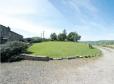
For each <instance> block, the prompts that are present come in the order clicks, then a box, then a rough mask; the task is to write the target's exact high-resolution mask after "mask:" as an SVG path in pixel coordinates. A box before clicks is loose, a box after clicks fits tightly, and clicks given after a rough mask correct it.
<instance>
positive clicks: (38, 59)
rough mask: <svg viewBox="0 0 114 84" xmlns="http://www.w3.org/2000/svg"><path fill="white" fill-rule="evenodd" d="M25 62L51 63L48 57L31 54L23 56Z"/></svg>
mask: <svg viewBox="0 0 114 84" xmlns="http://www.w3.org/2000/svg"><path fill="white" fill-rule="evenodd" d="M21 57H23V59H24V60H34V61H49V60H51V59H50V58H49V57H46V56H35V55H29V54H21Z"/></svg>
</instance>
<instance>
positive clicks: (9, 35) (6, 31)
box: [0, 25, 23, 43]
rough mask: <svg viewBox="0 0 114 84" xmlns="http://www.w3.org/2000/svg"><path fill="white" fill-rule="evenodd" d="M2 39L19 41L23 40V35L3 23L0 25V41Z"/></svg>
mask: <svg viewBox="0 0 114 84" xmlns="http://www.w3.org/2000/svg"><path fill="white" fill-rule="evenodd" d="M3 40H5V41H21V40H23V36H22V35H19V34H17V33H15V32H13V31H11V30H10V28H9V27H5V26H3V25H0V43H1V42H2V41H3Z"/></svg>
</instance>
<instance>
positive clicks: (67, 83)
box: [0, 48, 114, 84]
mask: <svg viewBox="0 0 114 84" xmlns="http://www.w3.org/2000/svg"><path fill="white" fill-rule="evenodd" d="M100 49H101V50H102V52H103V56H101V57H99V58H97V59H95V58H94V59H71V60H67V59H66V60H54V61H53V60H52V61H48V62H44V61H27V60H24V61H20V62H13V63H2V64H0V84H114V50H112V49H109V48H100Z"/></svg>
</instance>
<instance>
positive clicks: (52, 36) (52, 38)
mask: <svg viewBox="0 0 114 84" xmlns="http://www.w3.org/2000/svg"><path fill="white" fill-rule="evenodd" d="M50 38H51V40H52V41H55V40H57V35H56V33H52V34H51V35H50Z"/></svg>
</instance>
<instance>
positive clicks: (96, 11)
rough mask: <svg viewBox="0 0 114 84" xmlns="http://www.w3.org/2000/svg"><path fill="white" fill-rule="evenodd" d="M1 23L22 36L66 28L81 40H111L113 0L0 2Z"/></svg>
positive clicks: (19, 0) (113, 35) (58, 31)
mask: <svg viewBox="0 0 114 84" xmlns="http://www.w3.org/2000/svg"><path fill="white" fill-rule="evenodd" d="M0 24H2V25H4V26H9V27H10V28H11V30H12V31H14V32H17V33H19V34H21V35H23V36H24V37H36V36H38V37H40V36H41V33H42V32H43V31H44V32H45V37H46V38H49V37H50V34H51V33H53V32H56V33H57V34H59V33H60V32H62V31H63V29H66V30H67V33H69V32H71V31H75V32H77V33H78V34H79V35H81V36H82V38H81V40H82V41H88V40H90V41H94V40H114V0H0Z"/></svg>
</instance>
